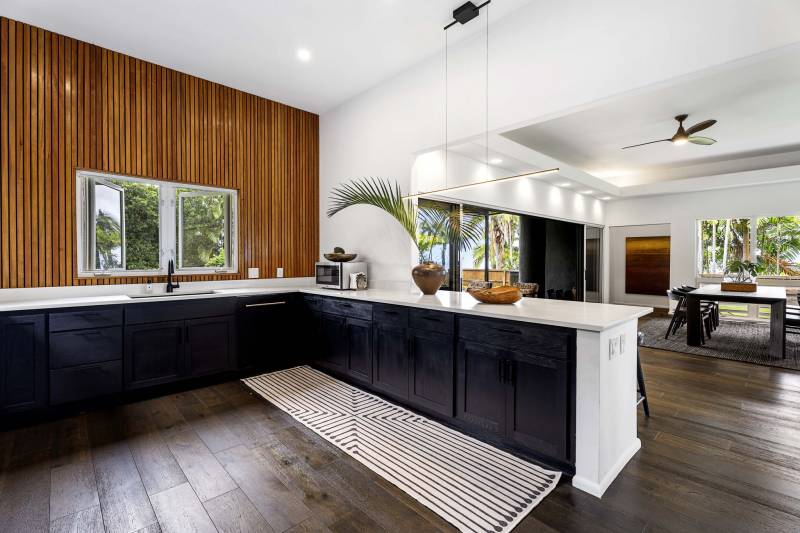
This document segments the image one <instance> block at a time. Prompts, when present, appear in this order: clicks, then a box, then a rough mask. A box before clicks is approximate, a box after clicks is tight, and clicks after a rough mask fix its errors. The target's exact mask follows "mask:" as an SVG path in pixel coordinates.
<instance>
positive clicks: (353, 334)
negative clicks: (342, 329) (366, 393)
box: [346, 318, 372, 384]
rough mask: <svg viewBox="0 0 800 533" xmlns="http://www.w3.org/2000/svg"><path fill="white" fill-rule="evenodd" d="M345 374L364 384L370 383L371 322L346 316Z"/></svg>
mask: <svg viewBox="0 0 800 533" xmlns="http://www.w3.org/2000/svg"><path fill="white" fill-rule="evenodd" d="M346 327H347V375H349V376H350V377H352V378H354V379H356V380H358V381H361V382H363V383H366V384H371V383H372V322H371V321H369V320H361V319H358V318H348V319H347V320H346Z"/></svg>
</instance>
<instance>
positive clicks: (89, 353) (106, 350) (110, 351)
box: [50, 327, 122, 368]
mask: <svg viewBox="0 0 800 533" xmlns="http://www.w3.org/2000/svg"><path fill="white" fill-rule="evenodd" d="M121 358H122V328H120V327H115V328H100V329H82V330H77V331H62V332H56V333H51V334H50V368H63V367H68V366H76V365H84V364H87V363H99V362H102V361H113V360H116V359H121Z"/></svg>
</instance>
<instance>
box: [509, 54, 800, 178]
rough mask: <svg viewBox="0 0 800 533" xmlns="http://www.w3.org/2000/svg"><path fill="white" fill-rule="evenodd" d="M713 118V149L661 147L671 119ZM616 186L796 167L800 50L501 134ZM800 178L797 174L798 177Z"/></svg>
mask: <svg viewBox="0 0 800 533" xmlns="http://www.w3.org/2000/svg"><path fill="white" fill-rule="evenodd" d="M681 113H688V114H689V118H688V120H687V121H686V125H687V126H688V125H692V124H695V123H697V122H700V121H702V120H705V119H709V118H714V119H717V120H718V121H719V122H718V123H717V124H716V125H714V126H713V127H712V128H710V129H708V130H705V131H704V132H702V133H699V135H704V136H708V137H712V138H714V139H716V140H717V143H716V144H714V145H711V146H698V145H693V144H687V145H684V146H675V145H673V144H672V143H658V144H654V145H650V146H643V147H640V148H633V149H628V150H621V149H620V148H621V147H623V146H627V145H631V144H636V143H642V142H646V141H651V140H656V139H664V138H668V137H671V136H672V135H673V134H674V133H675V131H676V129H677V122H675V120H674V119H673V117H674V116H675V115H678V114H681ZM502 135H503V136H504V137H506V138H508V139H511V140H512V141H515V142H517V143H520V144H522V145H524V146H526V147H528V148H530V149H532V150H535V151H536V152H539V153H542V154H545V155H547V156H550V157H553V158H555V159H557V160H559V161H562V162H564V163H566V164H567V165H570V166H573V167H575V168H577V169H579V170H581V171H584V172H586V173H588V174H591V175H592V176H594V177H596V178H600V179H602V180H604V181H607V182H608V183H610V184H613V185H615V186H619V187H628V186H634V185H642V184H648V183H655V182H661V181H668V180H685V179H691V178H698V177H702V176H713V175H718V174H727V173H734V172H742V171H748V170H757V169H766V168H775V167H782V166H788V165H797V164H800V45H792V46H790V47H786V48H784V49H780V50H777V51H773V52H767V53H765V54H761V55H759V56H755V57H752V58H748V59H746V60H742V61H738V62H736V63H734V64H730V65H726V66H723V67H720V68H715V69H711V70H709V71H706V72H702V73H697V74H693V75H691V76H688V77H685V78H681V79H679V80H674V81H672V82H668V83H665V84H660V86H659V87H657V88H650V89H644V90H641V91H636V92H633V93H628V94H623V95H620V96H617V97H614V98H612V99H609V100H608V101H606V102H603V103H600V104H598V105H593V106H589V107H588V108H586V109H582V110H580V111H577V112H574V113H570V114H566V115H564V116H561V117H559V118H555V119H552V120H547V121H544V122H540V123H536V124H532V125H530V126H526V127H522V128H519V129H515V130H512V131H508V132H505V133H503V134H502ZM799 177H800V176H799Z"/></svg>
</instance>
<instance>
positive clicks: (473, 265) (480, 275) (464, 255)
mask: <svg viewBox="0 0 800 533" xmlns="http://www.w3.org/2000/svg"><path fill="white" fill-rule="evenodd" d="M464 220H465V223H472V224H474V225H475V226H476V228H475V229H476V231H477V232H478V233H481V234H485V231H486V215H485V214H484V213H480V212H475V213H470V212H469V211H467V210H466V209H465V211H464ZM485 252H486V243H485V238H483V239H479V240H477V241H476V242H474V243H471V245H470V246H467V248H466V249H464V250H463V251H462V252H461V290H467V289H468V288H469V282H470V281H484V279H485V275H486V269H485V267H486V264H485V262H484V257H485Z"/></svg>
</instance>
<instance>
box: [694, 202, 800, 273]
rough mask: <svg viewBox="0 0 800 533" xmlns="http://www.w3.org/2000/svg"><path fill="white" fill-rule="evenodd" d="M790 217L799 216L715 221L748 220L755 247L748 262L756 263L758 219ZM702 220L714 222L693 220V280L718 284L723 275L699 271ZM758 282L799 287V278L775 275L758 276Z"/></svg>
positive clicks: (751, 249) (748, 217)
mask: <svg viewBox="0 0 800 533" xmlns="http://www.w3.org/2000/svg"><path fill="white" fill-rule="evenodd" d="M770 216H774V217H783V216H786V217H790V216H799V215H798V214H797V213H790V214H784V215H751V216H746V217H737V216H729V217H719V218H718V219H716V220H723V219H734V218H736V219H742V218H747V219H750V241H751V242H753V243H756V245H755V246H751V247H750V257H749V260H750V261H752V262H754V263H755V262H756V261H758V250H757V247H758V219H759V218H762V217H770ZM704 220H715V219H714V218H698V219H697V220H695V230H694V241H695V247H694V249H695V258H694V270H695V276H694V277H695V280H696V281H697V283H719V282H720V280H721V279H722V278H723V277H724V274H714V273H711V272H702V271H701V269H700V265H701V264H702V259H701V254H702V250H701V249H700V246H701V244H702V240H701V238H700V224H701V223H702V222H703V221H704ZM758 282H759V283H761V284H762V285H774V286H785V287H800V276H776V275H760V276H758Z"/></svg>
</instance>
